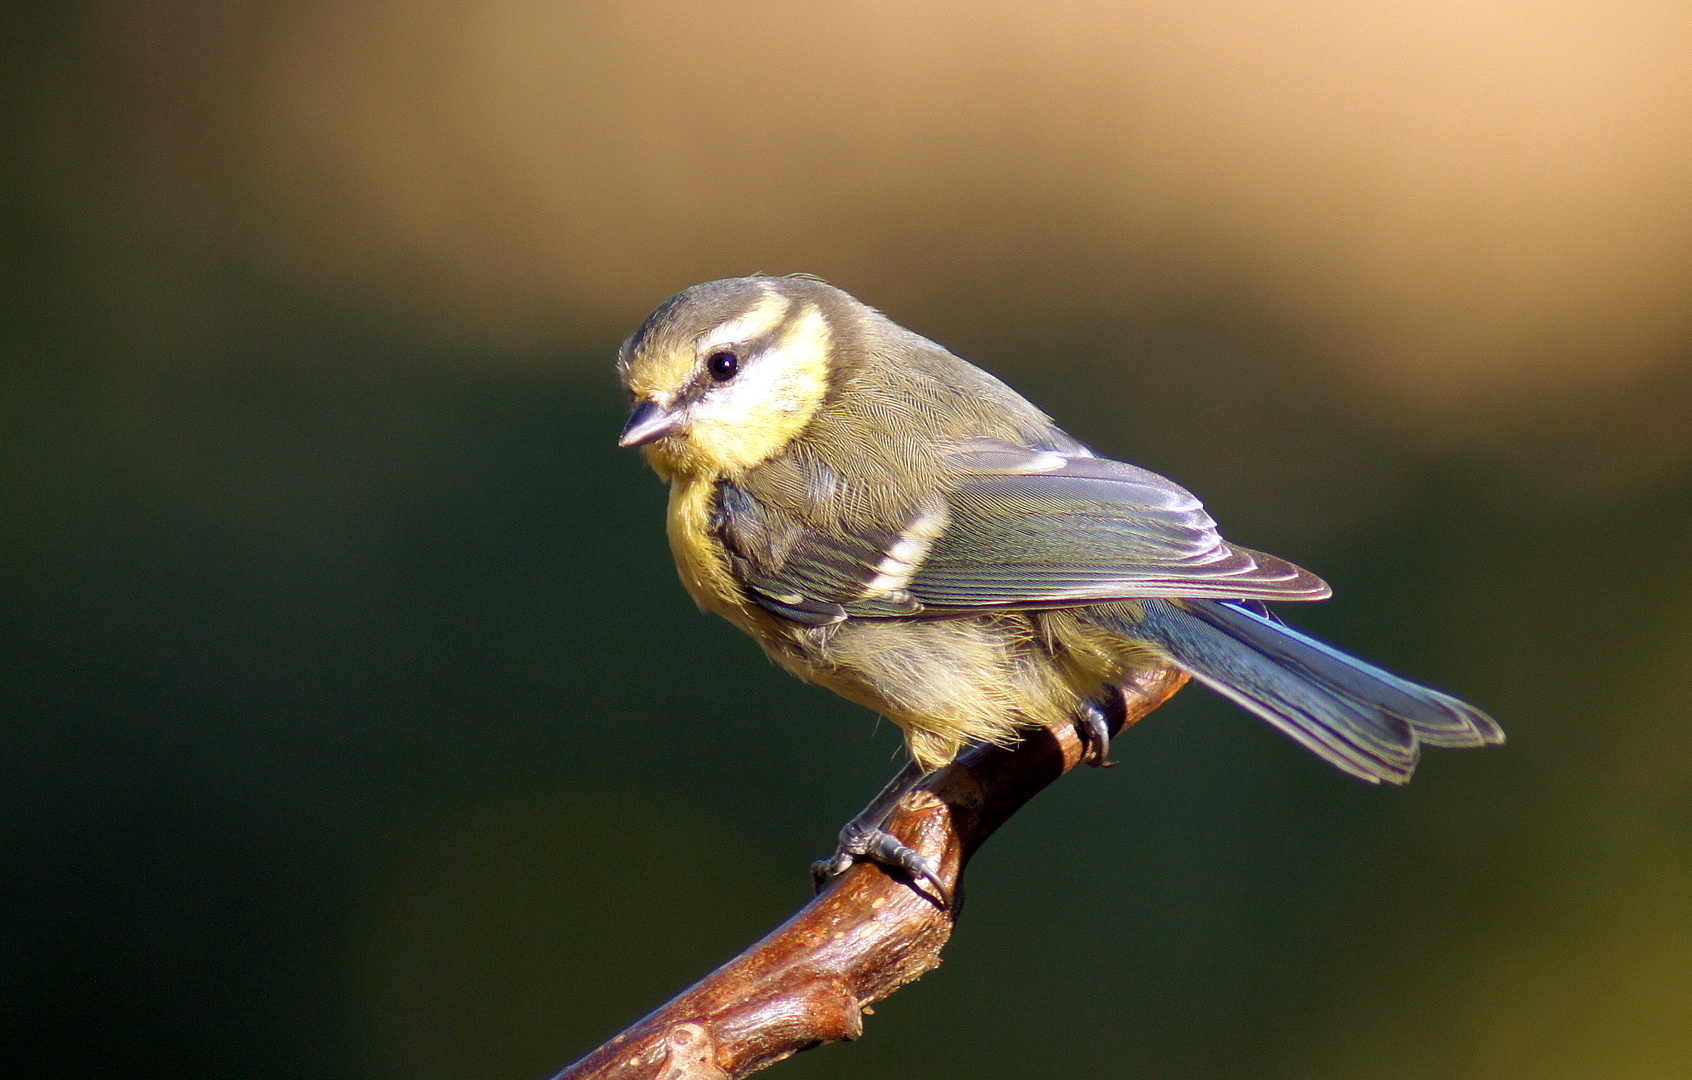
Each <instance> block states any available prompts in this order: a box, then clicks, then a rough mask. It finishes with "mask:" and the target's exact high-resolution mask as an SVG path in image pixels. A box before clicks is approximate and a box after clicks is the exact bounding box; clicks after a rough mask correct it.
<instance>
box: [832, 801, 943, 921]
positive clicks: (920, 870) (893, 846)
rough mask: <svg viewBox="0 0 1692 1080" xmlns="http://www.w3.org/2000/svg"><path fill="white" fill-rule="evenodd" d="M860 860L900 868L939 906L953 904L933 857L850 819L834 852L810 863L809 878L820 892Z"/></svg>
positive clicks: (898, 869)
mask: <svg viewBox="0 0 1692 1080" xmlns="http://www.w3.org/2000/svg"><path fill="white" fill-rule="evenodd" d="M860 859H862V860H865V861H867V862H873V863H876V864H877V865H880V866H884V867H887V868H888V869H891V870H896V871H899V872H900V873H902V874H904V876H906V877H908V878H910V879H911V881H912V882H913V883H920V884H921V885H923V886H926V887H927V889H928V890H929V891H930V892H931V893H932V894H933V895H934V897H935V898H936V899H938V900H939V902H940V905H941V906H942V907H951V906H952V890H951V888H950V887H949V886H948V885H947V884H946V881H945V879H944V878H942V877H941V876H940V868H939V867H938V866H936V865H935V863H934V860H933V859H930V858H929V857H928V856H926V855H924V854H922V853H921V852H919V851H917V850H916V849H915V848H913V847H911V846H910V845H908V844H906V843H905V842H904V841H902V840H900V839H899V838H898V837H896V836H894V835H893V834H892V833H890V832H888V831H887V830H886V829H883V828H879V827H877V826H873V825H866V824H863V823H862V822H859V821H857V820H853V821H849V822H847V823H846V827H845V828H844V829H841V830H840V846H839V847H838V848H836V849H835V852H834V854H833V855H831V856H830V857H828V858H826V859H818V860H817V861H816V862H815V863H813V864H812V866H811V879H812V880H813V881H815V882H816V887H817V891H818V892H821V891H822V888H823V886H824V885H827V884H828V882H829V881H830V880H832V879H833V878H836V877H838V876H839V875H841V874H844V873H845V872H846V871H847V870H849V869H851V867H852V864H853V863H855V862H857V861H859V860H860Z"/></svg>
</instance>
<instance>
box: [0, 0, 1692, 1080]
mask: <svg viewBox="0 0 1692 1080" xmlns="http://www.w3.org/2000/svg"><path fill="white" fill-rule="evenodd" d="M0 55H3V56H4V68H3V72H4V74H3V79H4V84H3V85H0V110H3V111H4V118H3V122H4V131H0V159H3V160H4V162H5V173H4V176H5V191H4V199H5V205H4V222H5V234H4V235H5V239H4V252H3V267H0V270H3V274H4V282H5V284H4V290H3V301H0V302H3V304H4V312H3V317H0V359H3V362H4V364H5V372H6V374H5V383H4V386H5V389H4V391H3V392H0V414H3V419H0V455H3V457H0V475H3V477H4V486H5V496H4V503H3V507H4V509H3V512H0V564H3V566H4V574H5V584H4V588H3V589H0V597H3V601H0V603H3V615H0V633H3V634H4V637H5V646H4V649H3V652H0V665H3V666H4V676H3V679H0V702H3V704H0V709H3V712H4V717H3V722H0V843H3V845H4V854H3V855H0V882H3V886H0V903H3V905H4V907H3V909H0V1028H3V1031H4V1034H3V1037H0V1069H3V1071H4V1073H5V1074H6V1075H7V1076H11V1077H17V1078H19V1080H46V1078H58V1077H73V1076H74V1077H77V1078H79V1080H87V1078H91V1077H96V1078H97V1077H120V1076H121V1077H123V1078H125V1080H145V1078H150V1077H161V1078H163V1077H169V1078H172V1080H198V1078H212V1077H229V1078H242V1080H259V1078H272V1077H273V1078H287V1080H299V1078H314V1077H324V1078H347V1080H507V1078H509V1080H526V1078H533V1080H539V1078H541V1077H544V1076H546V1075H548V1074H550V1073H551V1072H552V1071H553V1070H555V1069H557V1068H559V1067H560V1066H562V1065H564V1064H566V1063H567V1062H569V1061H571V1060H572V1059H574V1058H575V1057H576V1056H578V1055H579V1054H581V1053H582V1052H585V1051H586V1050H588V1049H590V1048H591V1047H592V1046H594V1045H596V1044H597V1043H598V1042H599V1041H601V1040H602V1039H604V1038H606V1037H608V1036H609V1035H611V1034H612V1033H613V1032H615V1031H616V1030H618V1029H619V1028H620V1027H622V1026H623V1025H624V1024H625V1023H627V1022H629V1021H630V1020H632V1019H634V1018H635V1017H637V1016H638V1015H640V1014H641V1013H643V1012H644V1011H645V1010H647V1009H648V1008H650V1007H652V1006H654V1005H656V1004H658V1003H659V1002H661V1001H662V1000H664V999H665V998H667V997H668V996H669V995H670V994H672V993H673V992H675V991H676V990H677V989H679V988H680V987H681V986H683V985H685V984H686V983H687V982H689V981H691V980H692V979H693V978H695V977H697V976H698V975H700V974H701V973H703V972H705V971H707V970H709V969H710V968H712V967H713V966H715V965H716V964H717V963H718V962H720V961H721V960H723V959H725V958H726V957H728V956H729V955H731V954H733V953H734V952H735V951H737V950H738V949H740V948H741V947H742V946H744V945H745V944H746V943H748V942H749V941H751V940H752V939H753V938H755V937H756V936H757V935H758V934H760V933H761V932H762V931H763V929H765V928H766V927H768V926H769V925H771V924H772V923H773V922H774V921H776V920H777V919H778V918H780V917H782V916H783V915H785V914H786V913H787V912H789V911H790V910H792V909H793V908H794V907H796V906H797V905H798V904H799V903H801V902H802V901H803V899H804V898H805V896H806V895H807V891H808V881H807V878H806V873H805V868H806V866H807V865H808V863H809V861H810V860H811V859H812V858H814V857H816V856H818V855H820V854H822V853H824V852H825V851H826V850H827V849H828V848H829V847H830V845H831V843H832V836H833V833H834V830H835V829H836V828H837V827H838V826H839V824H840V823H841V822H842V821H843V820H844V819H845V817H846V816H848V815H849V814H850V813H851V812H852V811H853V810H854V809H856V808H857V806H859V805H860V804H861V803H862V802H863V801H864V800H865V799H866V798H867V797H868V796H869V795H870V794H871V793H872V792H873V791H874V790H875V788H876V787H877V785H878V784H879V783H880V782H881V781H882V780H883V779H885V777H886V776H887V775H888V774H890V773H891V771H892V770H893V768H894V767H895V761H896V755H897V749H898V740H897V738H896V737H895V735H896V733H895V732H893V731H891V730H890V728H889V725H887V724H884V723H883V724H880V725H877V724H876V722H875V721H874V720H873V719H872V718H871V717H870V716H868V715H866V714H864V713H863V712H862V711H861V710H859V709H857V708H855V707H852V706H849V705H847V704H845V703H843V702H841V701H838V700H836V699H834V698H833V697H832V696H831V695H828V694H826V693H824V692H822V691H817V690H813V689H810V688H806V687H803V686H801V685H799V684H798V683H796V682H794V681H793V680H791V679H790V678H788V677H787V676H785V675H783V674H781V673H780V672H778V671H776V670H775V669H773V668H771V667H770V666H769V665H768V664H766V663H765V662H764V661H763V660H762V658H761V657H760V656H759V655H758V653H757V651H756V649H755V648H754V647H753V646H752V645H751V643H749V642H748V641H745V640H743V639H742V638H741V637H740V636H739V635H738V634H737V633H736V632H735V631H733V630H732V629H730V628H729V627H728V626H727V625H726V624H721V623H718V622H716V621H712V620H709V619H707V618H705V617H704V616H702V615H700V614H699V613H698V612H696V611H695V610H694V609H693V608H692V606H691V604H690V603H689V602H688V601H687V599H686V597H685V596H684V594H683V593H682V591H681V589H680V587H679V585H678V584H677V582H676V581H675V576H674V572H673V570H672V567H671V564H670V561H669V557H668V554H667V551H666V548H665V545H664V541H663V538H662V535H661V531H662V503H663V497H664V495H663V491H662V488H661V487H660V485H659V484H658V483H657V482H656V481H655V480H654V479H653V478H652V477H651V476H650V475H649V474H648V473H646V471H645V470H644V468H643V467H642V465H641V464H640V463H639V461H638V460H637V459H636V457H635V455H633V454H629V453H624V452H619V451H618V450H616V449H615V448H614V446H613V442H614V440H615V437H616V433H617V430H618V427H619V425H620V423H621V413H622V403H621V400H620V398H619V395H618V394H617V393H616V391H615V389H614V387H613V385H612V383H613V380H612V375H611V370H610V364H611V359H612V356H613V353H614V350H615V348H616V345H617V343H618V342H619V340H620V339H621V337H622V336H623V335H624V334H626V333H627V332H628V331H629V330H630V329H631V328H633V327H634V326H635V325H636V324H637V323H638V321H639V320H640V318H641V317H643V316H644V314H645V313H646V312H647V311H648V310H650V309H651V308H652V307H653V306H655V305H656V304H657V303H658V301H660V300H661V299H663V298H664V297H665V296H667V295H669V294H670V293H672V292H675V291H676V290H678V289H680V288H682V287H684V286H686V285H689V284H691V283H693V282H695V281H699V280H704V279H707V278H714V277H723V276H731V275H739V274H745V273H750V272H755V271H764V272H772V273H785V272H793V271H807V272H811V273H815V274H820V275H823V276H825V277H827V278H829V279H830V280H833V281H835V282H836V283H837V284H839V285H841V286H843V287H845V288H847V289H848V290H850V291H852V292H854V293H856V294H857V295H859V296H861V297H863V298H864V299H865V300H867V301H869V302H871V303H873V304H876V305H877V306H880V307H881V308H883V309H884V310H886V311H887V312H889V313H890V314H891V315H893V316H894V317H895V318H896V319H898V320H899V321H901V322H905V323H907V324H909V325H911V326H913V327H915V328H917V329H919V330H921V331H923V332H926V333H928V334H930V335H931V336H934V337H937V338H938V339H939V340H941V341H943V342H944V343H946V344H948V345H950V346H951V347H953V348H954V349H955V350H956V351H958V352H960V353H962V354H963V355H965V356H968V357H970V358H971V359H974V360H976V361H978V362H980V363H982V364H983V365H985V366H987V367H989V368H991V369H992V370H994V371H996V372H999V373H1000V374H1002V375H1004V376H1005V377H1007V378H1008V379H1009V380H1010V381H1012V382H1013V383H1014V384H1016V385H1017V386H1018V387H1020V388H1021V389H1023V390H1024V391H1025V392H1027V393H1028V394H1029V395H1030V396H1032V397H1033V398H1034V399H1035V400H1037V401H1039V402H1041V403H1042V404H1044V405H1045V406H1046V407H1047V408H1048V409H1049V410H1050V411H1052V412H1054V413H1055V414H1056V415H1058V416H1059V418H1060V419H1061V420H1062V421H1063V423H1064V425H1065V426H1066V427H1067V428H1069V429H1070V430H1071V431H1073V432H1074V433H1076V434H1077V435H1078V436H1080V437H1081V438H1083V439H1086V440H1087V441H1089V442H1091V443H1092V444H1094V445H1095V446H1097V447H1099V448H1100V449H1102V450H1104V451H1106V452H1109V453H1112V454H1114V455H1118V456H1122V457H1125V458H1127V459H1129V460H1132V461H1136V462H1139V463H1142V464H1145V465H1147V466H1150V467H1152V468H1156V469H1159V470H1161V471H1164V472H1166V473H1168V474H1170V475H1171V476H1174V477H1176V478H1178V479H1179V480H1180V481H1181V482H1182V483H1183V484H1185V485H1187V486H1189V487H1191V488H1193V489H1194V490H1196V491H1197V492H1199V493H1200V494H1201V495H1202V496H1204V497H1205V498H1206V500H1207V501H1208V502H1209V504H1210V506H1211V508H1212V509H1213V511H1214V512H1215V514H1216V516H1217V517H1218V518H1219V519H1221V520H1222V521H1223V522H1224V524H1225V525H1226V527H1227V529H1228V532H1229V535H1230V536H1231V537H1233V538H1234V539H1236V540H1238V541H1240V542H1243V543H1246V544H1249V545H1252V546H1256V547H1263V548H1268V549H1270V550H1273V551H1276V552H1277V553H1280V554H1283V555H1286V556H1288V557H1291V558H1294V559H1296V560H1297V561H1299V562H1301V563H1304V564H1306V565H1308V566H1311V567H1313V568H1314V569H1316V570H1317V571H1318V572H1320V573H1322V574H1323V575H1324V576H1326V577H1327V578H1328V579H1329V580H1330V581H1331V582H1332V583H1333V584H1334V586H1335V589H1336V592H1337V593H1338V599H1336V600H1335V601H1333V602H1332V603H1330V604H1325V605H1317V606H1313V607H1311V608H1307V609H1299V610H1296V611H1294V612H1292V613H1291V615H1292V618H1293V619H1294V620H1295V621H1296V622H1297V623H1298V624H1299V625H1301V626H1304V627H1306V628H1309V629H1311V630H1313V631H1315V632H1317V633H1319V634H1321V635H1323V636H1325V637H1327V638H1329V639H1330V640H1333V641H1336V642H1338V643H1340V644H1342V645H1345V646H1347V647H1349V648H1352V649H1355V650H1356V651H1358V652H1360V653H1362V654H1364V655H1366V656H1369V657H1371V658H1374V659H1377V660H1378V661H1380V662H1382V663H1384V664H1386V665H1387V666H1390V667H1392V668H1395V669H1397V670H1400V671H1403V672H1405V673H1406V674H1409V675H1412V676H1414V677H1418V678H1421V679H1424V680H1426V681H1429V682H1431V683H1434V684H1436V685H1438V686H1441V687H1443V688H1445V689H1448V690H1451V691H1453V692H1455V693H1459V694H1461V695H1463V696H1465V697H1468V698H1470V699H1472V700H1474V701H1476V702H1478V703H1480V704H1481V705H1483V706H1484V707H1486V708H1487V709H1489V710H1491V711H1492V712H1493V713H1494V714H1495V715H1497V716H1498V717H1499V718H1500V719H1501V720H1502V721H1503V722H1504V724H1505V725H1506V727H1507V728H1508V730H1509V732H1510V737H1511V742H1510V744H1509V745H1508V746H1507V747H1505V748H1503V749H1501V750H1495V751H1487V752H1479V751H1475V752H1463V753H1455V752H1433V753H1431V754H1430V755H1429V756H1428V758H1427V760H1426V761H1425V763H1424V765H1423V768H1422V771H1421V774H1420V775H1419V776H1418V777H1417V780H1416V782H1415V783H1414V784H1413V785H1412V786H1411V787H1409V788H1408V789H1405V790H1402V791H1398V790H1391V791H1387V790H1375V789H1369V788H1366V787H1365V786H1364V785H1361V784H1358V783H1355V782H1353V781H1351V780H1348V779H1347V778H1345V777H1343V776H1341V775H1340V774H1338V773H1337V772H1335V771H1333V770H1331V769H1329V768H1327V767H1326V766H1324V765H1323V764H1321V763H1320V762H1318V761H1317V760H1315V759H1314V758H1313V757H1311V756H1310V755H1308V754H1306V753H1304V752H1303V751H1301V750H1299V749H1298V748H1297V747H1295V746H1294V745H1292V743H1291V742H1289V741H1288V740H1285V739H1283V738H1281V737H1279V736H1277V735H1276V734H1274V733H1273V732H1271V731H1269V730H1268V729H1267V728H1266V727H1265V726H1264V725H1262V724H1261V723H1259V722H1257V721H1255V720H1253V719H1251V718H1250V717H1248V716H1246V715H1244V714H1242V713H1241V712H1239V711H1238V710H1236V709H1234V708H1232V707H1229V706H1227V705H1225V704H1223V703H1221V702H1220V701H1218V700H1217V699H1215V698H1214V697H1212V696H1210V695H1207V694H1206V693H1205V692H1203V691H1202V690H1196V689H1195V690H1189V691H1187V692H1186V693H1184V694H1182V695H1181V696H1180V697H1179V698H1178V699H1177V700H1176V701H1175V702H1174V703H1173V704H1171V705H1170V706H1169V707H1167V708H1165V709H1164V710H1162V711H1161V712H1159V713H1157V714H1155V715H1154V716H1152V717H1151V718H1150V719H1148V720H1147V721H1146V722H1145V723H1144V724H1143V725H1142V726H1141V727H1140V728H1138V729H1137V730H1136V731H1135V732H1134V733H1133V734H1132V735H1131V736H1129V737H1127V738H1125V739H1123V740H1122V742H1121V743H1120V745H1119V748H1118V751H1117V755H1116V756H1117V757H1118V759H1119V761H1120V766H1119V767H1118V768H1117V769H1115V770H1113V771H1110V772H1105V773H1093V772H1091V771H1090V770H1082V771H1083V772H1086V773H1087V775H1075V776H1071V777H1069V778H1067V779H1066V780H1064V781H1063V782H1062V783H1061V784H1059V785H1057V786H1056V787H1055V788H1053V789H1051V790H1050V791H1048V792H1047V793H1045V794H1044V795H1043V796H1042V797H1041V798H1040V799H1039V800H1038V801H1037V802H1036V803H1035V804H1034V805H1032V806H1030V807H1029V808H1028V809H1027V810H1026V811H1025V812H1024V813H1022V814H1021V815H1019V816H1018V817H1017V818H1016V819H1015V820H1014V821H1013V822H1012V823H1011V824H1010V825H1009V826H1008V827H1007V828H1006V829H1005V830H1004V831H1003V832H1002V833H1001V834H1000V835H999V836H998V837H996V838H995V840H994V841H993V843H992V844H991V845H990V846H989V847H988V848H987V849H986V851H985V852H984V853H983V854H982V856H981V857H980V858H979V859H978V861H977V863H976V865H975V867H974V869H973V870H972V873H971V879H970V885H971V899H970V906H969V910H968V912H967V915H966V917H965V919H964V922H963V924H962V926H961V928H960V930H959V932H958V934H957V936H956V938H955V939H954V941H953V943H952V945H951V947H950V948H949V949H948V951H947V953H946V963H945V965H944V966H943V967H942V968H940V969H939V970H938V971H936V972H935V973H933V974H931V975H930V976H928V977H926V978H925V979H923V980H922V981H921V982H920V983H918V984H916V985H915V986H913V987H911V988H909V989H907V990H906V991H904V992H902V993H901V994H899V995H898V996H897V997H895V998H893V999H892V1000H890V1001H889V1002H887V1003H886V1004H885V1005H883V1006H882V1007H881V1008H879V1009H878V1010H877V1013H876V1015H875V1016H874V1018H872V1019H871V1020H870V1021H869V1026H868V1031H867V1035H866V1037H865V1039H864V1040H863V1041H862V1042H861V1043H859V1044H857V1045H854V1046H831V1047H827V1048H824V1049H820V1050H818V1051H816V1052H814V1053H809V1054H805V1055H801V1056H800V1057H799V1058H797V1059H794V1060H792V1061H789V1062H786V1063H783V1064H782V1065H780V1066H777V1070H778V1073H779V1074H780V1075H783V1076H788V1077H819V1078H820V1077H847V1076H880V1077H913V1078H937V1077H983V1078H997V1077H1033V1076H1040V1077H1050V1076H1070V1075H1086V1076H1099V1077H1113V1078H1114V1077H1122V1078H1147V1080H1150V1078H1156V1080H1188V1078H1192V1080H1199V1078H1220V1077H1227V1078H1229V1080H1253V1078H1263V1080H1271V1078H1295V1077H1296V1078H1318V1080H1320V1078H1335V1080H1340V1078H1344V1080H1422V1078H1428V1077H1438V1078H1452V1080H1513V1078H1517V1077H1520V1078H1533V1080H1564V1078H1588V1077H1590V1078H1604V1080H1616V1078H1619V1080H1655V1078H1665V1080H1667V1078H1680V1077H1685V1076H1688V1075H1692V813H1689V812H1692V770H1689V763H1692V754H1689V751H1692V745H1689V743H1692V725H1689V724H1688V723H1687V720H1688V708H1687V701H1688V697H1689V695H1692V559H1689V558H1688V554H1689V553H1688V538H1689V535H1692V469H1689V466H1692V363H1689V361H1692V9H1689V8H1688V6H1687V5H1686V4H1684V3H1676V2H1666V3H1663V2H1647V0H1601V2H1600V0H1573V2H1570V3H1564V4H1545V3H1543V2H1538V0H1536V2H1531V3H1530V2H1528V0H1489V2H1484V3H1479V4H1435V3H1424V4H1403V3H1389V2H1381V3H1375V2H1364V3H1358V2H1357V0H1303V2H1294V3H1279V4H1258V3H1251V2H1249V0H1214V2H1208V3H1192V2H1190V0H1180V2H1175V0H1161V2H1160V0H1110V2H1091V3H1089V2H1084V0H1062V2H1057V3H1053V2H1043V3H1038V4H1036V3H1032V2H1023V0H1017V2H1012V0H998V2H976V3H967V2H963V0H922V2H909V0H842V2H840V3H832V4H819V3H816V2H814V0H746V2H736V3H734V4H732V5H731V4H712V3H707V2H705V0H624V2H598V3H593V2H570V0H549V2H546V3H541V2H538V0H433V2H410V3H400V2H396V0H334V2H320V0H269V2H258V0H129V2H125V3H118V2H116V0H60V2H49V0H12V2H11V3H10V4H7V5H6V6H5V7H4V9H0Z"/></svg>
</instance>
